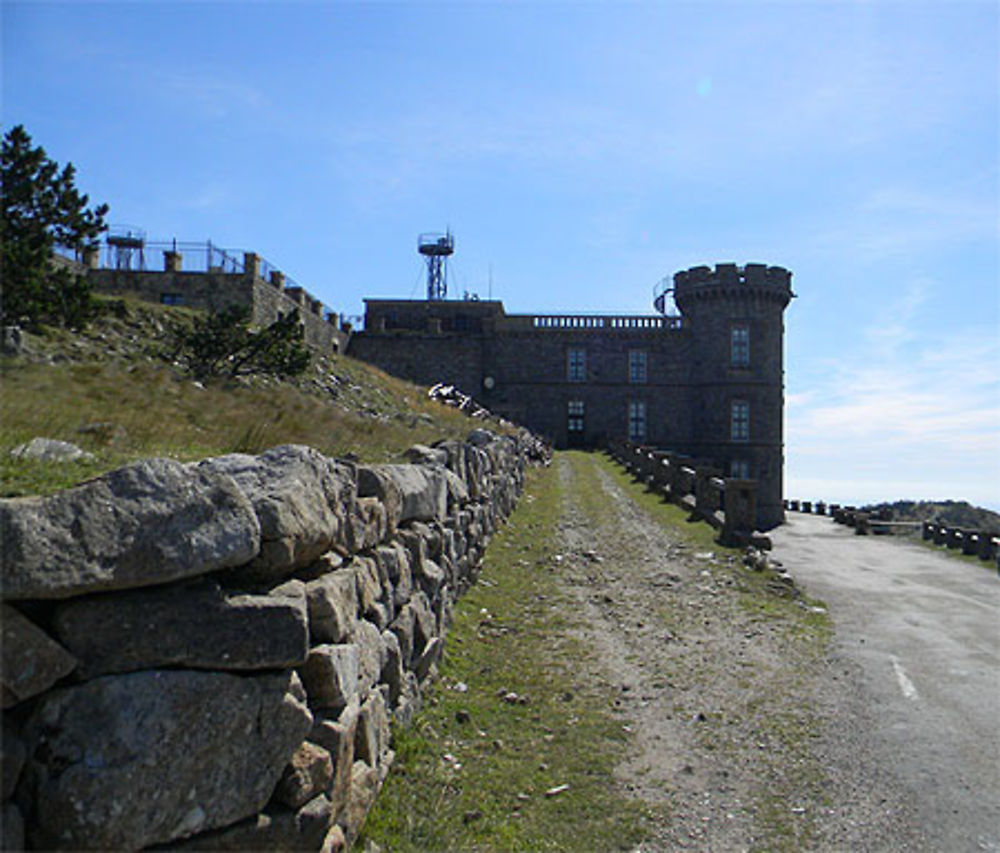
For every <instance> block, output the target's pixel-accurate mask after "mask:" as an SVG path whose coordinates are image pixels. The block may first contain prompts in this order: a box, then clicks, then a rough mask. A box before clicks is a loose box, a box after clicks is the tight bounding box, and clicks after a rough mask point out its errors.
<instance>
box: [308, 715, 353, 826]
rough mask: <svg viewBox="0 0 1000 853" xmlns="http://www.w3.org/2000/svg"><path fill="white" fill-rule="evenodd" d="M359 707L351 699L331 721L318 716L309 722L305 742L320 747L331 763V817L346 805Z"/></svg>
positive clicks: (337, 814)
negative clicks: (310, 728)
mask: <svg viewBox="0 0 1000 853" xmlns="http://www.w3.org/2000/svg"><path fill="white" fill-rule="evenodd" d="M360 714H361V706H360V705H359V704H358V700H357V699H354V700H352V701H351V702H350V704H348V705H347V707H346V708H344V709H343V710H342V711H341V712H340V714H339V716H338V717H337V718H335V719H330V718H325V717H319V718H317V719H316V721H315V722H314V723H313V728H312V731H311V732H310V733H309V740H310V741H312V742H313V743H315V744H318V745H319V746H321V747H323V748H324V749H325V750H326V751H327V753H328V754H329V755H330V759H331V761H332V763H333V777H332V779H331V782H330V788H329V791H328V796H329V798H330V803H331V804H332V808H333V816H334V818H337V817H339V815H340V813H341V812H342V811H343V809H344V808H345V807H346V805H347V797H348V794H349V793H350V787H351V770H352V767H353V766H354V740H355V737H356V734H357V728H358V717H359V716H360Z"/></svg>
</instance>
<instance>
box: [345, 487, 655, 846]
mask: <svg viewBox="0 0 1000 853" xmlns="http://www.w3.org/2000/svg"><path fill="white" fill-rule="evenodd" d="M560 501H561V497H560V489H559V484H558V478H557V477H556V475H555V471H554V470H552V469H540V470H535V471H533V472H532V473H531V474H530V476H529V479H528V486H527V489H526V492H525V495H524V497H523V498H522V500H521V503H520V505H519V507H518V509H517V510H516V511H515V513H514V514H513V515H512V517H511V518H510V520H509V522H508V524H507V526H506V527H505V528H504V529H503V530H502V531H500V532H499V533H498V534H497V535H496V537H495V538H494V540H493V542H492V544H491V546H490V548H489V551H488V553H487V556H486V559H485V562H484V565H483V570H482V573H481V576H480V580H479V582H478V583H477V584H476V585H475V586H473V587H472V588H471V589H470V590H469V591H468V592H467V593H466V595H465V596H464V597H463V598H462V600H461V601H460V602H459V603H458V605H457V606H456V610H455V622H454V624H453V626H452V628H451V630H450V633H449V635H448V639H447V651H446V653H445V658H444V661H443V663H442V667H441V671H440V679H439V682H438V683H437V684H436V685H435V686H434V688H433V689H432V690H431V691H430V694H429V697H428V700H427V702H426V704H425V707H424V710H423V711H422V712H421V714H420V715H419V716H418V718H417V720H416V721H415V722H414V724H413V725H412V727H411V728H410V729H408V730H399V729H397V730H396V731H395V732H394V747H395V749H396V764H395V765H394V767H393V771H392V773H391V774H390V775H389V779H388V780H387V782H386V785H385V788H384V789H383V791H382V793H381V795H380V796H379V799H378V801H377V803H376V806H375V808H374V809H373V811H372V813H371V814H370V815H369V818H368V822H367V824H366V827H365V830H364V834H363V837H362V840H361V841H360V842H359V845H361V844H363V843H364V841H365V840H372V841H375V842H376V843H378V844H379V845H380V846H381V847H382V848H383V849H386V850H391V851H427V850H435V851H438V850H441V851H444V850H461V851H486V850H504V851H522V850H523V851H537V850H571V851H577V850H616V849H629V848H632V847H634V846H635V845H636V844H637V843H638V841H639V840H640V839H641V838H642V836H643V818H644V814H645V813H644V810H643V808H642V807H641V806H640V805H639V804H637V803H635V802H633V801H631V800H626V799H625V798H623V797H622V796H621V795H620V793H619V792H618V790H617V788H616V786H615V782H614V779H613V775H612V774H613V770H614V766H615V764H616V763H617V761H618V760H619V759H620V757H621V751H622V749H623V746H624V742H625V734H624V733H623V731H622V727H621V724H622V721H621V719H619V718H615V717H614V716H613V715H612V714H611V712H610V710H609V706H610V695H609V694H608V693H607V692H606V691H605V689H604V688H601V687H595V686H593V685H592V684H590V683H589V682H590V681H592V679H587V678H586V677H585V676H584V675H583V674H582V673H583V668H585V667H587V665H588V662H587V652H586V649H585V648H583V647H582V646H581V644H579V643H578V642H576V641H575V640H573V639H571V638H570V637H569V633H568V630H567V628H568V626H567V624H566V622H565V617H564V616H563V615H562V614H563V612H564V607H565V606H566V603H567V599H566V598H565V597H564V595H563V593H562V592H561V591H560V580H559V577H558V576H557V574H556V573H555V566H556V562H555V561H554V559H553V557H554V555H555V554H556V553H557V552H558V543H557V542H556V540H555V536H556V533H555V531H556V528H557V521H558V518H559V514H560ZM508 694H516V695H517V697H518V699H517V700H516V701H507V700H505V699H504V698H503V697H504V696H505V695H508ZM508 698H509V697H508ZM562 786H568V787H565V788H563V787H562ZM553 790H555V791H557V792H556V793H550V794H548V795H547V794H546V792H552V791H553Z"/></svg>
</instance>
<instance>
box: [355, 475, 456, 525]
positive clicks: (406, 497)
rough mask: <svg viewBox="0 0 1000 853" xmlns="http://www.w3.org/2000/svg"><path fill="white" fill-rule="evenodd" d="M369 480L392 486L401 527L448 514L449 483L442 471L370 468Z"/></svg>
mask: <svg viewBox="0 0 1000 853" xmlns="http://www.w3.org/2000/svg"><path fill="white" fill-rule="evenodd" d="M368 470H369V472H370V473H371V476H372V477H375V476H378V477H379V478H382V479H384V480H387V481H390V482H392V483H394V484H395V486H396V487H397V489H398V490H399V494H400V497H401V501H402V505H401V508H400V518H399V521H400V523H402V522H405V521H410V520H414V519H416V520H421V521H431V520H434V519H441V518H445V517H446V516H447V513H448V481H447V477H446V476H445V470H446V469H444V468H437V467H431V466H427V465H371V466H369V467H368Z"/></svg>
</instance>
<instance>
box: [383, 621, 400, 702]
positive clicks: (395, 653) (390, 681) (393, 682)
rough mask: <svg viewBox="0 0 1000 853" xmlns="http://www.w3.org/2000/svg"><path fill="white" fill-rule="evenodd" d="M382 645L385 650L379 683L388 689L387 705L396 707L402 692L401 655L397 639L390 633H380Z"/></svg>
mask: <svg viewBox="0 0 1000 853" xmlns="http://www.w3.org/2000/svg"><path fill="white" fill-rule="evenodd" d="M382 645H383V648H384V649H385V659H384V662H383V664H382V672H381V673H380V674H379V682H380V683H381V684H385V685H386V686H387V687H388V688H389V704H390V705H391V706H392V707H396V703H397V702H398V701H399V696H400V694H401V693H402V690H403V683H404V682H403V653H402V650H401V649H400V646H399V638H398V637H397V636H396V635H395V634H394V633H393V632H392V631H383V632H382Z"/></svg>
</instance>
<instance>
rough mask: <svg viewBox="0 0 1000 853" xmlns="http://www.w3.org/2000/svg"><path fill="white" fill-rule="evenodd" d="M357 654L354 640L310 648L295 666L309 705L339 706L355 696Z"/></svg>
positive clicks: (357, 670)
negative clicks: (301, 660) (302, 662)
mask: <svg viewBox="0 0 1000 853" xmlns="http://www.w3.org/2000/svg"><path fill="white" fill-rule="evenodd" d="M359 658H360V656H359V649H358V646H357V645H355V644H354V643H345V644H340V645H332V644H328V645H322V646H316V647H315V648H314V649H311V650H310V651H309V657H308V658H307V659H306V662H305V663H304V664H303V665H302V667H300V669H299V674H300V675H301V676H302V683H303V685H304V686H305V689H306V694H307V695H308V696H309V706H310V707H311V708H333V709H336V710H339V709H341V708H343V707H345V706H346V705H347V704H348V703H349V702H350V701H351V700H352V699H354V698H355V697H357V695H358V675H359V669H360V659H359Z"/></svg>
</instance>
